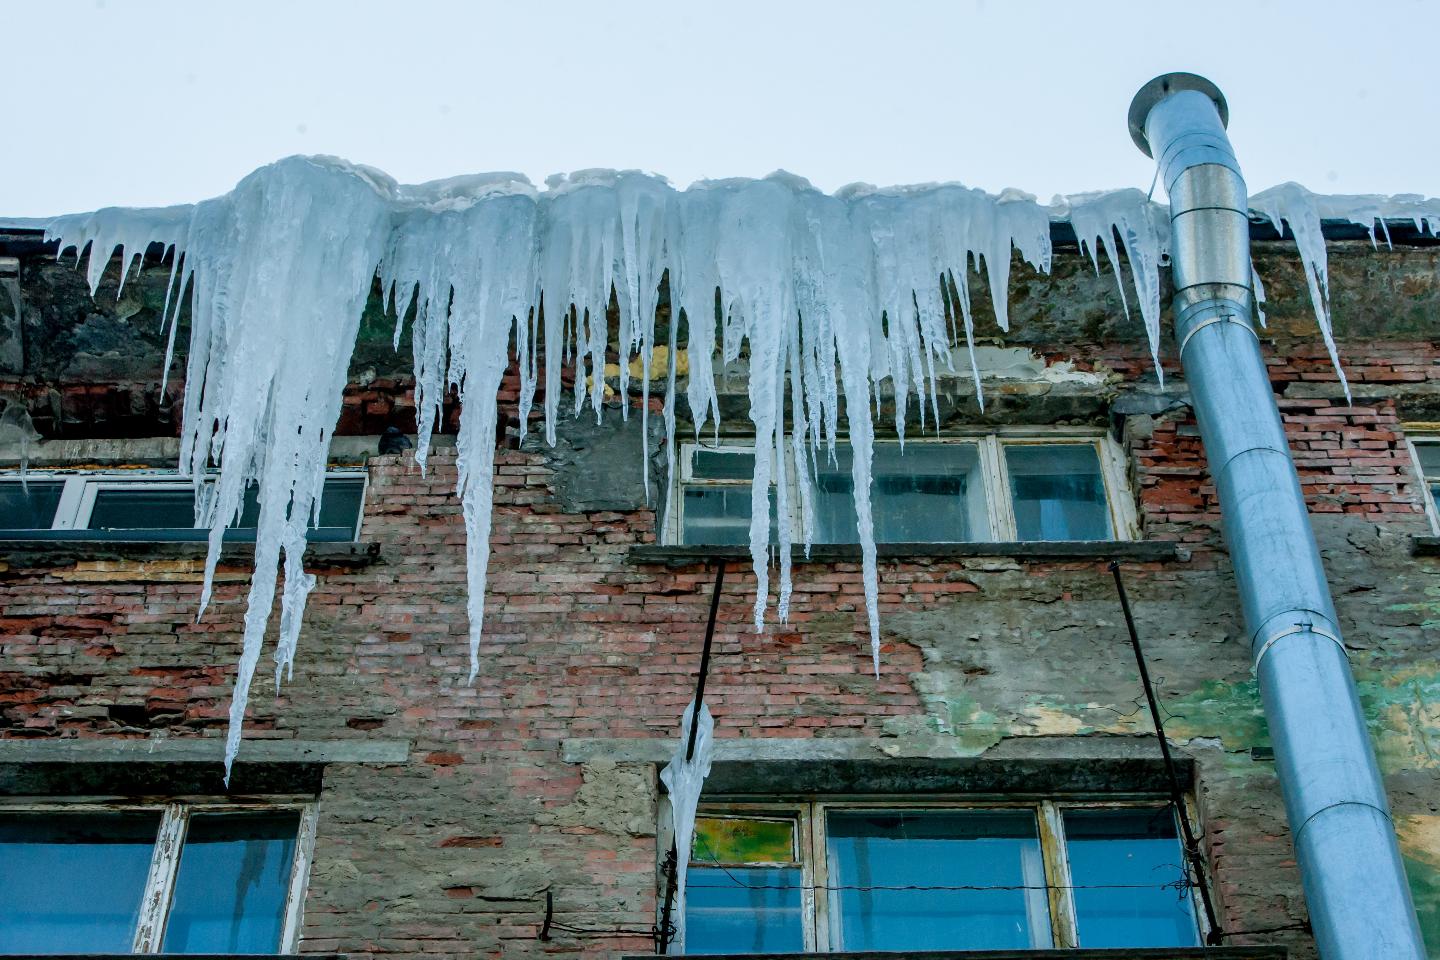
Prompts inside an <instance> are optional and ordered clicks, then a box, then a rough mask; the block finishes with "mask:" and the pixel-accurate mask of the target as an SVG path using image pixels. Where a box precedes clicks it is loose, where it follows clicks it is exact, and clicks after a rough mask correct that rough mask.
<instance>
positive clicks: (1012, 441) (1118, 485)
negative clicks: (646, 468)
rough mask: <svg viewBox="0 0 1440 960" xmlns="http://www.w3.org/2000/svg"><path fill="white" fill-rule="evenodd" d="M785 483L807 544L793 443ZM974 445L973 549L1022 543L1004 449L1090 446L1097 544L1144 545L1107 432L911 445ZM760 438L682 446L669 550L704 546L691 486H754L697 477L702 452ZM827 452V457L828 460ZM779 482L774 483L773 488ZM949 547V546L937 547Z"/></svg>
mask: <svg viewBox="0 0 1440 960" xmlns="http://www.w3.org/2000/svg"><path fill="white" fill-rule="evenodd" d="M784 442H785V448H784V449H785V457H784V463H785V482H786V484H787V486H788V488H789V496H788V499H789V502H790V503H791V504H792V506H793V507H795V508H796V509H794V510H793V511H792V515H791V518H790V529H791V540H792V542H794V543H797V544H798V543H803V542H804V541H803V539H802V531H801V519H800V514H799V510H798V505H799V504H800V503H801V499H800V496H799V489H798V487H797V478H796V475H795V468H794V457H793V456H792V455H791V451H792V449H793V448H792V446H791V443H792V441H791V439H790V438H789V437H786V439H785V441H784ZM848 442H849V438H848V437H841V438H839V440H838V441H837V443H848ZM874 442H875V444H876V445H877V446H879V445H892V446H898V445H899V442H900V441H899V440H897V439H889V438H877V439H876V440H875V441H874ZM953 444H971V445H974V446H975V447H976V454H977V457H978V459H979V463H980V470H979V472H980V478H981V481H982V483H983V486H984V491H983V492H984V496H985V511H986V516H987V517H988V520H989V525H990V529H989V538H988V539H977V540H973V541H968V542H972V543H1014V542H1017V537H1016V531H1017V522H1016V519H1015V501H1014V495H1013V493H1012V491H1011V489H1010V472H1009V470H1008V469H1007V467H1006V461H1005V453H1004V448H1005V447H1009V446H1089V447H1093V448H1094V449H1095V454H1096V459H1097V461H1098V463H1099V466H1100V480H1101V483H1102V484H1103V485H1104V488H1105V505H1106V509H1107V512H1108V515H1109V519H1110V531H1111V536H1110V538H1109V539H1108V540H1097V541H1095V542H1096V543H1114V542H1125V541H1132V540H1138V539H1139V534H1140V531H1139V521H1138V515H1137V512H1136V509H1135V501H1134V498H1133V497H1131V495H1130V484H1129V481H1128V476H1127V470H1126V464H1125V455H1124V451H1123V450H1122V449H1121V447H1120V445H1119V444H1118V443H1116V442H1115V440H1114V439H1113V438H1112V437H1111V436H1110V434H1109V433H1108V432H1107V431H1105V430H1104V429H1101V428H1098V427H1097V428H1084V427H1062V426H1032V427H1010V428H1005V429H1002V430H996V429H993V428H992V429H988V430H986V429H971V430H956V431H949V432H947V433H946V435H945V436H940V437H931V436H926V437H916V438H913V439H909V440H906V441H905V445H906V446H907V447H908V446H912V445H915V446H931V445H937V446H938V445H953ZM754 449H755V444H754V438H753V437H747V436H721V437H719V438H718V439H717V440H711V441H709V442H706V441H698V442H697V441H687V442H682V443H681V444H680V451H679V456H678V457H677V465H676V466H677V469H676V470H675V472H674V476H673V477H671V478H670V491H669V502H670V504H671V509H670V510H669V511H667V515H666V517H665V522H664V524H663V525H662V529H661V531H660V533H661V537H662V543H664V544H665V545H667V546H682V545H683V546H703V545H704V544H686V543H685V540H684V531H685V516H684V511H685V493H684V491H685V488H686V487H687V486H706V487H709V486H714V487H728V486H747V487H748V486H750V485H751V481H750V480H748V479H744V480H741V479H734V480H710V479H704V478H701V479H696V477H695V476H694V466H693V464H694V456H695V452H696V451H697V450H704V451H707V452H712V453H714V452H723V453H735V454H741V453H753V452H754ZM824 449H825V448H824V446H823V445H822V447H821V455H822V456H823V455H824ZM774 483H775V480H774V479H772V480H771V484H772V486H773V484H774ZM934 542H944V541H934Z"/></svg>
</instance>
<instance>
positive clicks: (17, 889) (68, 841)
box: [0, 802, 315, 954]
mask: <svg viewBox="0 0 1440 960" xmlns="http://www.w3.org/2000/svg"><path fill="white" fill-rule="evenodd" d="M314 823H315V818H314V807H313V805H311V804H308V803H303V802H295V803H274V804H266V805H258V804H230V803H227V804H214V805H211V804H206V803H200V802H195V803H171V804H166V805H162V806H150V807H147V806H135V807H117V806H115V805H109V804H107V805H103V806H100V805H89V804H63V805H62V804H52V805H50V806H48V807H46V806H44V805H38V806H37V805H32V806H26V807H17V806H6V807H0V903H3V904H4V908H3V909H4V922H3V923H0V954H3V953H12V954H13V953H37V954H47V953H48V954H64V953H89V954H95V953H209V954H221V953H271V954H273V953H287V952H293V950H294V947H295V942H296V938H297V936H298V933H299V923H300V909H301V904H302V900H303V894H304V889H305V879H306V876H305V875H306V872H307V870H308V863H309V856H310V848H311V846H312V845H313V842H314Z"/></svg>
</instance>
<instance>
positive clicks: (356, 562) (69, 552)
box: [0, 540, 383, 571]
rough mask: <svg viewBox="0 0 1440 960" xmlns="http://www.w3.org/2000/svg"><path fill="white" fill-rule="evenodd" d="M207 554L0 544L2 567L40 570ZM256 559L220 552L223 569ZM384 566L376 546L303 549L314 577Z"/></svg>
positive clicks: (250, 548)
mask: <svg viewBox="0 0 1440 960" xmlns="http://www.w3.org/2000/svg"><path fill="white" fill-rule="evenodd" d="M205 550H206V544H205V542H204V541H203V540H183V541H172V540H0V565H3V564H8V565H9V566H10V567H11V568H12V569H17V568H27V569H36V568H41V567H63V566H69V565H71V564H75V563H93V562H96V561H111V562H133V563H147V562H152V561H156V560H196V561H203V560H204V559H205ZM254 556H255V544H253V543H227V544H225V545H223V546H222V547H221V548H220V562H221V563H226V564H245V565H247V566H248V565H249V563H250V562H251V558H252V557H254ZM380 562H383V561H382V559H381V554H380V544H379V543H376V542H373V541H370V542H358V543H312V544H310V545H309V546H307V547H306V548H305V566H306V568H307V569H310V570H312V571H316V570H318V571H324V570H326V569H344V570H353V569H359V568H361V567H368V566H370V565H371V564H374V563H380ZM0 569H3V567H0Z"/></svg>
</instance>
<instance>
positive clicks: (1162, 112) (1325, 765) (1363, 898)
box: [1130, 73, 1425, 960]
mask: <svg viewBox="0 0 1440 960" xmlns="http://www.w3.org/2000/svg"><path fill="white" fill-rule="evenodd" d="M1227 120H1228V112H1227V108H1226V105H1225V98H1224V97H1223V96H1222V95H1221V93H1220V91H1219V89H1218V88H1216V87H1215V85H1214V84H1212V83H1211V82H1210V81H1208V80H1206V79H1205V78H1203V77H1197V76H1195V75H1193V74H1185V73H1172V74H1166V75H1165V76H1163V77H1157V78H1156V79H1154V80H1152V81H1150V82H1149V83H1148V84H1146V85H1145V86H1144V87H1142V88H1141V90H1140V92H1139V93H1138V94H1136V95H1135V99H1134V101H1133V102H1132V103H1131V105H1130V132H1131V136H1132V137H1133V138H1134V139H1135V142H1136V145H1138V146H1139V147H1140V149H1141V150H1143V151H1144V152H1145V153H1146V155H1147V156H1154V157H1155V158H1156V159H1157V161H1158V163H1159V165H1160V172H1159V175H1160V177H1161V178H1162V179H1163V180H1164V183H1165V189H1166V191H1167V192H1168V193H1169V196H1170V218H1171V225H1172V241H1171V247H1172V250H1171V271H1172V275H1173V277H1174V281H1175V300H1174V312H1175V318H1176V319H1175V338H1176V341H1177V342H1178V343H1179V344H1180V359H1181V363H1182V365H1183V367H1184V370H1185V378H1186V381H1187V383H1188V384H1189V386H1190V392H1191V396H1192V398H1193V403H1194V408H1195V416H1196V419H1197V421H1198V422H1199V426H1200V435H1201V438H1202V440H1203V441H1204V445H1205V452H1206V457H1207V459H1208V460H1209V463H1210V472H1211V475H1212V477H1213V478H1214V480H1215V486H1216V489H1217V490H1218V492H1219V494H1220V509H1221V516H1222V518H1223V521H1224V532H1225V540H1226V542H1227V544H1228V545H1229V548H1230V554H1231V559H1232V561H1233V563H1234V569H1235V580H1236V584H1237V586H1238V588H1239V591H1240V600H1241V605H1242V607H1243V610H1244V615H1245V624H1246V629H1247V631H1248V632H1249V635H1250V644H1251V656H1252V662H1253V665H1254V668H1255V672H1256V676H1257V679H1258V681H1259V685H1260V695H1261V698H1262V701H1263V703H1264V707H1265V716H1266V720H1267V722H1268V724H1269V728H1270V736H1271V740H1272V741H1273V743H1274V747H1275V764H1276V770H1277V773H1278V775H1279V778H1280V785H1281V789H1282V791H1283V793H1284V797H1285V808H1286V815H1287V817H1288V819H1289V821H1290V829H1291V832H1292V834H1293V836H1294V842H1295V852H1296V856H1297V858H1298V860H1299V864H1300V871H1301V877H1302V880H1303V882H1304V886H1305V899H1306V902H1307V905H1308V907H1309V911H1310V920H1311V925H1312V926H1313V928H1314V931H1315V940H1316V943H1317V945H1318V947H1319V950H1320V955H1321V957H1323V958H1324V960H1362V958H1363V960H1423V958H1424V957H1425V948H1424V945H1423V943H1422V941H1421V938H1420V928H1419V925H1418V923H1417V921H1416V918H1415V908H1414V906H1413V905H1412V904H1411V900H1410V888H1409V886H1408V884H1407V883H1406V880H1405V871H1404V867H1403V866H1402V863H1401V859H1400V851H1399V847H1398V846H1397V844H1396V841H1395V831H1394V827H1393V825H1392V823H1391V820H1390V810H1389V805H1388V804H1387V802H1386V799H1385V790H1384V786H1383V785H1382V783H1381V779H1380V771H1379V769H1378V768H1377V766H1376V764H1375V756H1374V752H1373V751H1372V749H1371V745H1370V738H1369V734H1368V733H1367V731H1366V727H1365V719H1364V717H1363V715H1362V714H1361V710H1360V702H1359V699H1358V698H1357V696H1356V693H1355V682H1354V679H1353V678H1352V677H1351V674H1350V664H1349V660H1348V658H1347V657H1346V653H1345V648H1344V645H1343V643H1342V642H1341V637H1340V627H1339V624H1338V620H1337V617H1336V615H1335V609H1334V605H1333V603H1332V602H1331V599H1330V588H1329V585H1328V583H1327V582H1326V579H1325V571H1324V568H1323V566H1322V565H1321V562H1320V552H1319V550H1318V549H1317V547H1316V545H1315V537H1314V533H1313V531H1312V530H1311V527H1310V518H1309V515H1308V513H1307V512H1306V508H1305V499H1304V494H1303V493H1302V491H1301V489H1300V482H1299V478H1298V477H1297V475H1296V473H1295V465H1294V463H1293V462H1292V460H1291V459H1290V448H1289V445H1288V443H1287V442H1286V439H1285V430H1284V427H1283V426H1282V424H1281V420H1280V414H1279V410H1278V409H1277V407H1276V405H1275V396H1274V392H1273V390H1272V389H1271V386H1270V378H1269V376H1268V374H1267V373H1266V370H1265V362H1264V359H1263V358H1262V357H1261V354H1260V344H1259V339H1258V338H1257V336H1256V334H1255V330H1254V328H1253V327H1252V326H1251V289H1250V282H1251V271H1250V229H1249V216H1248V203H1247V199H1248V198H1247V194H1246V190H1245V181H1244V179H1243V178H1242V177H1241V175H1240V166H1239V163H1238V162H1237V161H1236V159H1235V154H1234V151H1233V149H1232V148H1231V146H1230V141H1229V137H1228V136H1227V135H1226V133H1225V125H1226V122H1227Z"/></svg>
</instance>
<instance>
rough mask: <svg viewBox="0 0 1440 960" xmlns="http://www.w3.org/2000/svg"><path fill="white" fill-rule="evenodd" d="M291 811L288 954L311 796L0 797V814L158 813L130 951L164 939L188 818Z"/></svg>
mask: <svg viewBox="0 0 1440 960" xmlns="http://www.w3.org/2000/svg"><path fill="white" fill-rule="evenodd" d="M284 810H295V811H298V812H299V814H300V821H299V824H298V825H297V827H296V836H295V853H294V855H293V857H292V858H291V863H290V882H289V883H288V885H287V886H286V890H285V913H284V917H283V919H282V921H281V925H280V943H279V944H278V945H277V948H276V951H275V952H276V953H278V954H293V953H295V952H296V949H297V947H298V946H299V942H300V930H301V927H302V925H303V922H304V913H305V892H306V889H307V888H308V885H309V881H310V863H311V860H312V859H313V857H314V853H315V825H316V820H317V816H318V804H317V802H316V800H315V798H313V797H276V798H273V799H265V800H243V801H236V800H228V799H225V798H221V797H174V798H169V799H165V800H154V801H146V800H140V801H135V802H128V801H127V802H115V801H106V800H100V799H95V798H85V797H77V798H74V799H70V798H53V797H52V798H46V799H42V800H34V799H28V798H27V799H20V800H3V801H0V813H41V814H53V815H55V816H66V815H75V814H83V813H135V812H149V813H155V812H158V813H159V814H160V827H159V829H158V830H157V831H156V836H155V848H154V850H153V851H152V852H151V857H150V869H149V872H148V873H147V874H146V878H145V889H144V890H143V891H142V893H141V897H140V912H139V915H138V917H137V919H136V923H135V933H134V936H133V937H132V938H131V941H130V953H131V954H152V955H153V954H160V953H163V952H164V951H163V950H162V944H163V943H164V940H165V925H166V923H167V921H168V919H169V913H170V906H171V903H172V901H173V899H174V894H175V881H176V877H177V876H178V875H179V871H180V857H181V855H182V854H183V852H184V849H185V835H186V833H187V831H188V830H189V826H190V818H191V816H193V815H194V814H196V813H204V814H211V813H238V812H264V813H274V812H277V811H284Z"/></svg>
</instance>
